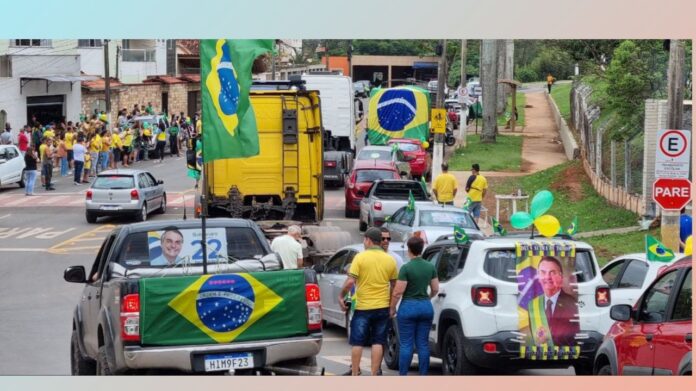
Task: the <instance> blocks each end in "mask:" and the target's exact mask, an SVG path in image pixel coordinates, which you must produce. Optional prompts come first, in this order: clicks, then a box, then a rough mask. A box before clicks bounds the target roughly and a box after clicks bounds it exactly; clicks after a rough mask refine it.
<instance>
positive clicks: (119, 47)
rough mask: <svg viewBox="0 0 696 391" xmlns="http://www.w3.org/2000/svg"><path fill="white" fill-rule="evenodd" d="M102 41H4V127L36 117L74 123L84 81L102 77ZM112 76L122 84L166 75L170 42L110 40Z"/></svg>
mask: <svg viewBox="0 0 696 391" xmlns="http://www.w3.org/2000/svg"><path fill="white" fill-rule="evenodd" d="M103 44H104V43H103V40H101V39H80V40H75V39H73V40H67V39H65V40H51V39H9V40H7V39H6V40H0V128H3V129H4V126H5V123H6V122H9V123H10V124H11V125H12V129H13V133H14V134H15V135H16V133H17V132H18V131H19V129H20V127H22V126H23V125H25V124H28V123H30V120H31V118H32V116H36V117H37V119H38V120H39V122H41V123H48V122H50V121H58V120H61V119H63V118H64V119H65V120H68V121H76V120H78V119H79V116H80V112H81V96H82V95H81V85H80V82H81V81H85V80H92V79H95V78H98V77H104V74H105V69H104V48H103ZM109 74H110V75H111V77H116V78H118V79H120V81H121V82H122V83H140V82H141V81H143V80H144V79H146V78H147V77H148V76H155V75H164V74H167V40H163V39H131V40H111V41H110V43H109Z"/></svg>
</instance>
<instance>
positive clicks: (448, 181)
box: [433, 163, 457, 205]
mask: <svg viewBox="0 0 696 391" xmlns="http://www.w3.org/2000/svg"><path fill="white" fill-rule="evenodd" d="M441 167H442V173H441V174H440V175H438V176H437V178H435V181H433V193H434V194H435V198H436V199H437V202H438V203H440V204H446V205H453V204H454V196H455V195H457V178H455V177H454V175H452V174H450V173H449V172H447V170H448V169H449V166H448V165H447V163H442V166H441Z"/></svg>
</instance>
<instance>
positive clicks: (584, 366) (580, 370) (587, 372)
mask: <svg viewBox="0 0 696 391" xmlns="http://www.w3.org/2000/svg"><path fill="white" fill-rule="evenodd" d="M592 364H593V363H592V361H587V362H579V363H575V364H573V368H575V376H592V375H593V374H594V373H593V365H592ZM610 370H611V368H610Z"/></svg>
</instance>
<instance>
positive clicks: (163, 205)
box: [157, 194, 167, 215]
mask: <svg viewBox="0 0 696 391" xmlns="http://www.w3.org/2000/svg"><path fill="white" fill-rule="evenodd" d="M157 213H158V214H161V215H163V214H165V213H167V194H162V203H161V204H160V207H159V209H157Z"/></svg>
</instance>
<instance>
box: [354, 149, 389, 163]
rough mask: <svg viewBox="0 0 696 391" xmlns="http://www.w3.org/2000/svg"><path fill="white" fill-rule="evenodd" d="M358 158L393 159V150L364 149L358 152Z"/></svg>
mask: <svg viewBox="0 0 696 391" xmlns="http://www.w3.org/2000/svg"><path fill="white" fill-rule="evenodd" d="M358 160H384V161H388V162H389V161H391V160H392V158H391V151H390V150H379V149H378V150H375V149H372V150H368V149H363V150H362V151H360V153H359V154H358Z"/></svg>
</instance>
